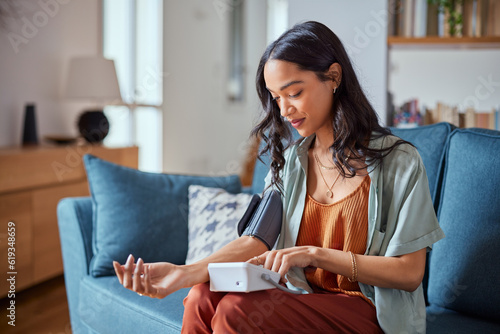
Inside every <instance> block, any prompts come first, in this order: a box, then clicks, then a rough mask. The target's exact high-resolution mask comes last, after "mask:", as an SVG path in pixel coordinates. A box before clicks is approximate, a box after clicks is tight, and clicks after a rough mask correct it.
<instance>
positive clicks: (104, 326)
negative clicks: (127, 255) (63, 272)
mask: <svg viewBox="0 0 500 334" xmlns="http://www.w3.org/2000/svg"><path fill="white" fill-rule="evenodd" d="M188 292H189V289H181V290H179V291H176V292H174V293H173V294H171V295H168V296H167V297H165V298H163V299H156V298H149V297H145V296H139V295H138V294H137V293H135V292H133V291H130V290H127V289H125V288H124V287H123V286H121V285H120V283H119V282H118V279H117V278H116V276H115V277H111V276H108V277H97V278H95V277H92V276H86V277H84V278H83V280H82V281H81V284H80V303H79V307H78V313H79V315H80V318H81V320H82V322H83V324H84V325H86V326H88V327H89V328H91V329H92V330H93V331H95V332H97V333H118V332H120V333H125V332H128V333H179V332H180V330H181V327H182V316H183V314H184V307H183V305H182V301H183V300H184V298H185V297H186V296H187V294H188Z"/></svg>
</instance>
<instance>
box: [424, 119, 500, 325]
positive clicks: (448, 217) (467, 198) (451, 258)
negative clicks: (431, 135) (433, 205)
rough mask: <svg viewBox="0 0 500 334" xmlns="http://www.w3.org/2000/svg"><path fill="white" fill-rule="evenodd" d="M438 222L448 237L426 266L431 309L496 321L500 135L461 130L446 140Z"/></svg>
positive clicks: (499, 298) (499, 305) (499, 295)
mask: <svg viewBox="0 0 500 334" xmlns="http://www.w3.org/2000/svg"><path fill="white" fill-rule="evenodd" d="M445 161H446V165H445V166H446V167H445V169H444V174H443V181H442V183H443V191H442V193H441V198H440V207H439V210H438V220H439V222H440V225H441V228H442V229H443V231H444V233H445V235H446V238H444V239H443V240H440V241H439V242H437V243H436V244H435V245H434V249H433V251H432V255H431V261H430V264H429V287H428V299H429V302H430V304H431V305H436V306H439V307H442V308H447V309H450V310H454V311H457V312H461V313H464V314H468V315H473V316H478V317H480V318H486V319H491V320H496V321H498V319H499V318H498V315H499V314H500V285H499V284H498V282H497V279H498V277H500V267H499V266H498V259H497V257H496V256H497V254H499V253H500V242H499V240H500V218H499V217H500V205H499V203H500V191H499V189H500V173H499V172H498V166H500V132H498V131H486V130H474V129H461V130H455V131H454V132H453V133H452V134H451V135H450V138H449V142H448V144H447V148H446V155H445Z"/></svg>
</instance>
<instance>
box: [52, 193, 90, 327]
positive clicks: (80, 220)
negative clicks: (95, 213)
mask: <svg viewBox="0 0 500 334" xmlns="http://www.w3.org/2000/svg"><path fill="white" fill-rule="evenodd" d="M57 220H58V225H59V236H60V239H61V249H62V258H63V264H64V280H65V285H66V294H67V297H68V305H69V312H70V319H71V327H72V329H73V332H74V333H81V332H84V331H85V330H84V329H83V324H82V323H81V321H80V317H79V315H78V304H79V299H80V298H79V297H80V296H79V292H80V281H81V280H82V278H83V277H84V276H87V275H88V273H89V264H90V260H91V259H92V200H91V198H90V197H78V198H64V199H62V200H61V201H60V202H59V204H58V206H57Z"/></svg>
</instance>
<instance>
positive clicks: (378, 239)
mask: <svg viewBox="0 0 500 334" xmlns="http://www.w3.org/2000/svg"><path fill="white" fill-rule="evenodd" d="M384 237H385V232H380V231H379V230H375V231H374V233H373V238H372V243H371V245H370V249H369V250H368V255H379V254H380V248H381V247H382V243H383V241H384Z"/></svg>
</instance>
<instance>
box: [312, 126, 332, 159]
mask: <svg viewBox="0 0 500 334" xmlns="http://www.w3.org/2000/svg"><path fill="white" fill-rule="evenodd" d="M332 145H333V131H332V130H328V131H317V132H316V139H315V141H314V148H315V149H317V150H318V151H319V152H324V153H328V154H331V151H330V147H331V146H332Z"/></svg>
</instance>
